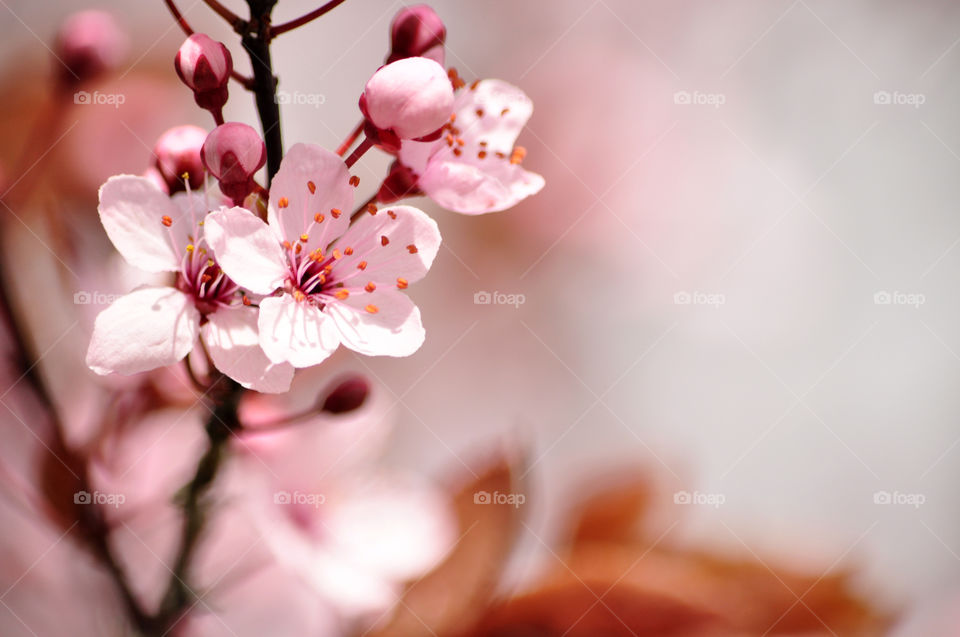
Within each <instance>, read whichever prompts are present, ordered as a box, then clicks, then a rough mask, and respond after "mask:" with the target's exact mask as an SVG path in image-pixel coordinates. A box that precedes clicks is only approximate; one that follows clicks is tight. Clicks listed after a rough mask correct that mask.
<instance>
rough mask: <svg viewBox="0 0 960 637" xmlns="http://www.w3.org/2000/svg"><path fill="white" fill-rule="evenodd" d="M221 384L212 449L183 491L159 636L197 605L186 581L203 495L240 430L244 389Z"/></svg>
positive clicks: (210, 424) (210, 425) (210, 423)
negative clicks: (239, 412) (180, 521)
mask: <svg viewBox="0 0 960 637" xmlns="http://www.w3.org/2000/svg"><path fill="white" fill-rule="evenodd" d="M220 382H222V383H224V384H225V385H226V387H225V388H224V389H223V390H222V393H221V394H220V395H219V396H218V400H217V401H216V406H215V407H214V409H213V412H212V413H211V414H210V418H209V420H207V424H206V427H205V429H206V433H207V439H208V441H209V443H210V446H209V447H208V448H207V451H206V452H205V453H204V454H203V457H201V458H200V462H199V463H198V464H197V469H196V471H195V472H194V475H193V479H192V480H191V481H190V483H189V484H188V485H187V487H186V489H185V492H184V498H183V526H182V527H181V529H180V550H179V551H178V553H177V558H176V562H175V563H174V566H173V568H172V573H171V576H170V581H169V583H168V585H167V591H166V593H165V594H164V598H163V602H162V604H161V605H160V612H159V614H158V617H157V626H158V627H159V630H161V631H162V633H158V634H166V633H167V632H169V631H170V629H171V628H173V627H174V626H176V624H177V622H178V621H180V620H181V619H182V618H183V616H184V614H185V613H186V612H187V611H188V610H189V608H190V607H192V606H193V604H194V603H195V599H194V597H195V593H194V591H193V590H192V589H191V588H190V586H189V585H188V584H187V582H188V581H189V578H190V572H189V569H190V566H191V562H192V561H193V556H194V553H195V552H196V548H197V544H198V542H199V540H200V538H201V536H202V535H203V530H204V527H205V525H206V520H207V515H206V509H205V507H204V502H203V500H204V496H205V495H206V494H207V492H208V491H209V489H210V487H211V486H212V485H213V482H214V480H215V478H216V477H217V473H218V471H219V469H220V465H221V464H222V462H223V459H224V457H225V456H226V451H227V445H228V443H229V441H230V437H231V436H232V435H233V434H234V432H236V431H237V430H238V429H239V428H240V420H239V418H238V416H237V408H238V407H239V404H240V398H241V396H242V395H243V391H244V390H243V387H241V386H240V385H239V384H237V383H236V382H234V381H233V380H231V379H229V378H227V377H226V376H221V377H220V378H219V379H217V381H215V384H217V383H220Z"/></svg>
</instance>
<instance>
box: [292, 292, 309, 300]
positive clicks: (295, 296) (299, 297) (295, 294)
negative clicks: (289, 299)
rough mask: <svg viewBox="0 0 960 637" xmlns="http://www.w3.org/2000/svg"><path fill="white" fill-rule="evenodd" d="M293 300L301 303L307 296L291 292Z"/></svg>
mask: <svg viewBox="0 0 960 637" xmlns="http://www.w3.org/2000/svg"><path fill="white" fill-rule="evenodd" d="M293 298H294V299H295V300H297V301H303V300H304V299H306V298H307V295H306V294H304V293H303V292H301V291H300V290H294V291H293Z"/></svg>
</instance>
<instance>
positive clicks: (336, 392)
mask: <svg viewBox="0 0 960 637" xmlns="http://www.w3.org/2000/svg"><path fill="white" fill-rule="evenodd" d="M369 394H370V383H368V382H367V379H366V378H364V377H363V376H359V375H356V376H349V377H347V378H344V379H342V380H340V381H339V382H337V384H336V385H335V386H334V387H333V389H331V390H330V392H329V393H328V394H327V397H326V398H325V399H324V400H323V405H322V406H321V408H320V409H321V410H322V411H325V412H327V413H330V414H342V413H346V412H348V411H353V410H354V409H359V408H360V407H362V406H363V403H364V402H366V400H367V396H368V395H369Z"/></svg>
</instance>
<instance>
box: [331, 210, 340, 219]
mask: <svg viewBox="0 0 960 637" xmlns="http://www.w3.org/2000/svg"><path fill="white" fill-rule="evenodd" d="M341 214H342V213H341V212H340V209H339V208H331V209H330V216H331V217H333V218H334V219H339V218H340V215H341Z"/></svg>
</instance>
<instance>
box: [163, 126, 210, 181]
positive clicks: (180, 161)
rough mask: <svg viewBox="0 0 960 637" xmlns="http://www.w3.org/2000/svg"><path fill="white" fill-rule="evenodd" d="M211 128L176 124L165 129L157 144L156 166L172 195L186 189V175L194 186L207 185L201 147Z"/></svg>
mask: <svg viewBox="0 0 960 637" xmlns="http://www.w3.org/2000/svg"><path fill="white" fill-rule="evenodd" d="M206 139H207V131H205V130H203V129H202V128H200V127H199V126H175V127H173V128H171V129H170V130H168V131H167V132H165V133H164V134H163V135H161V136H160V139H158V140H157V143H156V145H155V146H154V147H153V154H154V157H155V158H156V161H155V163H156V167H157V170H159V171H160V175H161V176H162V177H163V181H164V182H165V183H166V185H167V191H168V192H169V193H171V194H173V193H175V192H180V191H181V190H185V187H184V183H183V176H184V175H187V181H188V182H189V184H190V187H191V188H199V187H200V186H202V185H203V174H204V169H203V162H202V161H201V160H200V149H201V148H202V147H203V142H204V141H206Z"/></svg>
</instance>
